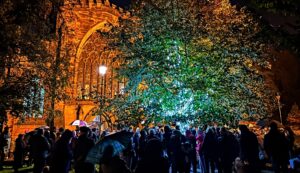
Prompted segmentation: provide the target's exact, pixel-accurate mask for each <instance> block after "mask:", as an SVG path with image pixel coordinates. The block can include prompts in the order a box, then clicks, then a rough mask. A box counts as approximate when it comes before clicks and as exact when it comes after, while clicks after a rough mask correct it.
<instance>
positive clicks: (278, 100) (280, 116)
mask: <svg viewBox="0 0 300 173" xmlns="http://www.w3.org/2000/svg"><path fill="white" fill-rule="evenodd" d="M276 100H277V104H278V110H279V118H280V123H281V124H282V115H281V104H280V95H279V93H277V95H276Z"/></svg>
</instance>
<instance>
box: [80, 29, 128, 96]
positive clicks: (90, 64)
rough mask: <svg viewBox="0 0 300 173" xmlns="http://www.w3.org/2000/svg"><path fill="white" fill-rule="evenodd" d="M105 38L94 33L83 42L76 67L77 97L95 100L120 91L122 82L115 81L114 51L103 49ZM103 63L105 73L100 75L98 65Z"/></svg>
mask: <svg viewBox="0 0 300 173" xmlns="http://www.w3.org/2000/svg"><path fill="white" fill-rule="evenodd" d="M105 47H106V44H105V40H104V39H101V36H99V34H97V33H94V34H92V35H91V36H90V38H89V39H88V40H87V42H86V43H85V45H84V47H83V50H82V53H81V55H80V60H79V64H78V69H77V98H78V99H83V100H95V99H97V98H98V97H99V96H105V97H108V98H110V97H113V96H114V95H116V94H119V93H120V85H122V84H121V83H122V82H119V81H117V80H116V79H115V78H116V73H115V68H116V63H115V62H113V61H112V60H113V57H115V53H114V52H113V51H111V50H106V49H105ZM101 65H105V66H106V67H107V71H106V73H105V75H103V76H102V75H100V73H99V67H100V66H101Z"/></svg>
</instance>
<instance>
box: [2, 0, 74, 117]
mask: <svg viewBox="0 0 300 173" xmlns="http://www.w3.org/2000/svg"><path fill="white" fill-rule="evenodd" d="M59 5H61V1H60V0H24V1H19V0H3V1H1V2H0V62H1V63H0V93H4V94H1V98H0V105H3V107H4V109H6V110H11V111H12V113H15V114H13V115H16V116H19V115H24V114H29V115H32V114H33V113H32V111H35V112H36V111H39V113H37V114H38V115H41V114H42V112H43V110H41V108H40V106H41V105H40V100H38V99H36V97H38V96H37V95H36V94H38V93H40V92H39V91H40V90H41V91H42V90H45V91H46V94H45V97H46V99H47V100H49V99H48V98H55V101H57V100H61V99H63V98H64V95H65V94H64V93H65V91H64V87H65V86H66V85H67V81H68V77H69V71H68V68H69V59H68V58H66V57H67V56H68V50H67V49H66V48H59V49H58V48H57V47H58V41H57V40H58V39H59V38H58V34H57V31H56V24H57V23H59V22H57V21H56V18H57V14H58V7H59ZM59 24H60V23H59ZM63 29H66V28H63ZM58 50H59V51H58ZM57 52H58V53H57ZM57 54H59V55H60V56H58V57H57ZM58 64H59V65H58ZM53 88H54V89H53ZM39 99H42V100H44V97H42V98H39ZM29 102H30V104H29ZM14 105H15V106H14ZM52 109H54V108H52ZM52 111H53V112H54V110H52ZM37 114H35V115H37Z"/></svg>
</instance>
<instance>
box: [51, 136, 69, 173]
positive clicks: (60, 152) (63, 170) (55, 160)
mask: <svg viewBox="0 0 300 173" xmlns="http://www.w3.org/2000/svg"><path fill="white" fill-rule="evenodd" d="M72 137H73V132H71V131H70V130H65V131H64V132H63V133H62V135H61V137H60V138H59V139H58V141H57V142H56V143H55V144H54V148H53V152H52V158H51V168H50V172H52V173H68V172H69V170H70V168H71V160H72V158H73V153H72V149H71V139H72Z"/></svg>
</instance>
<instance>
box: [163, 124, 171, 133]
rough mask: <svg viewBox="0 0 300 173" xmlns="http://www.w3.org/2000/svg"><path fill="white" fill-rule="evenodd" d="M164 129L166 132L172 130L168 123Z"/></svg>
mask: <svg viewBox="0 0 300 173" xmlns="http://www.w3.org/2000/svg"><path fill="white" fill-rule="evenodd" d="M164 131H165V133H171V132H172V130H171V128H170V126H168V125H165V127H164Z"/></svg>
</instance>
